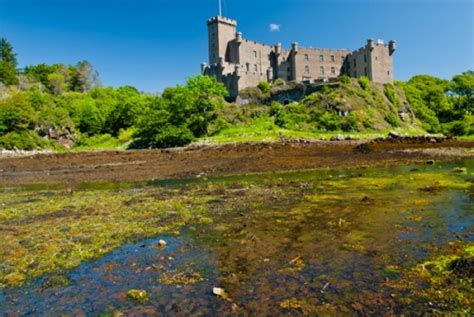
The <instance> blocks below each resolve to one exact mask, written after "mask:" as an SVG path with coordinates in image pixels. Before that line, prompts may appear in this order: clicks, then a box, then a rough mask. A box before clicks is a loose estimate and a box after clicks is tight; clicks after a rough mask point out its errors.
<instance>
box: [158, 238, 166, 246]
mask: <svg viewBox="0 0 474 317" xmlns="http://www.w3.org/2000/svg"><path fill="white" fill-rule="evenodd" d="M167 244H168V243H166V241H165V240H160V241H158V245H159V246H160V247H165V246H166V245H167Z"/></svg>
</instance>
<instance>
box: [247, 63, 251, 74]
mask: <svg viewBox="0 0 474 317" xmlns="http://www.w3.org/2000/svg"><path fill="white" fill-rule="evenodd" d="M246 66H247V71H248V72H249V71H250V64H249V63H247V65H246Z"/></svg>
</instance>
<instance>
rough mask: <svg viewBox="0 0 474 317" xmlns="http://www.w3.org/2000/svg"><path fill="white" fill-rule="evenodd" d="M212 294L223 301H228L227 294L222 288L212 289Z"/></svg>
mask: <svg viewBox="0 0 474 317" xmlns="http://www.w3.org/2000/svg"><path fill="white" fill-rule="evenodd" d="M212 294H214V295H216V296H219V297H221V298H223V299H226V300H228V299H229V294H227V292H226V291H225V290H224V289H223V288H220V287H214V288H213V289H212Z"/></svg>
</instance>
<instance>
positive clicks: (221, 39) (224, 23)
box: [207, 16, 237, 65]
mask: <svg viewBox="0 0 474 317" xmlns="http://www.w3.org/2000/svg"><path fill="white" fill-rule="evenodd" d="M207 28H208V32H209V64H210V65H213V64H218V63H219V59H220V58H221V57H222V58H223V60H224V62H225V61H227V59H228V58H227V56H226V52H227V46H228V44H229V42H230V41H232V40H234V39H235V38H236V31H237V21H234V20H231V19H227V18H224V17H221V16H217V17H214V18H211V19H210V20H208V21H207Z"/></svg>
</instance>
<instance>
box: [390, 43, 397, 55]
mask: <svg viewBox="0 0 474 317" xmlns="http://www.w3.org/2000/svg"><path fill="white" fill-rule="evenodd" d="M396 50H397V43H396V42H395V41H394V40H391V41H390V42H388V51H389V53H390V56H392V55H393V53H395V51H396Z"/></svg>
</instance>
